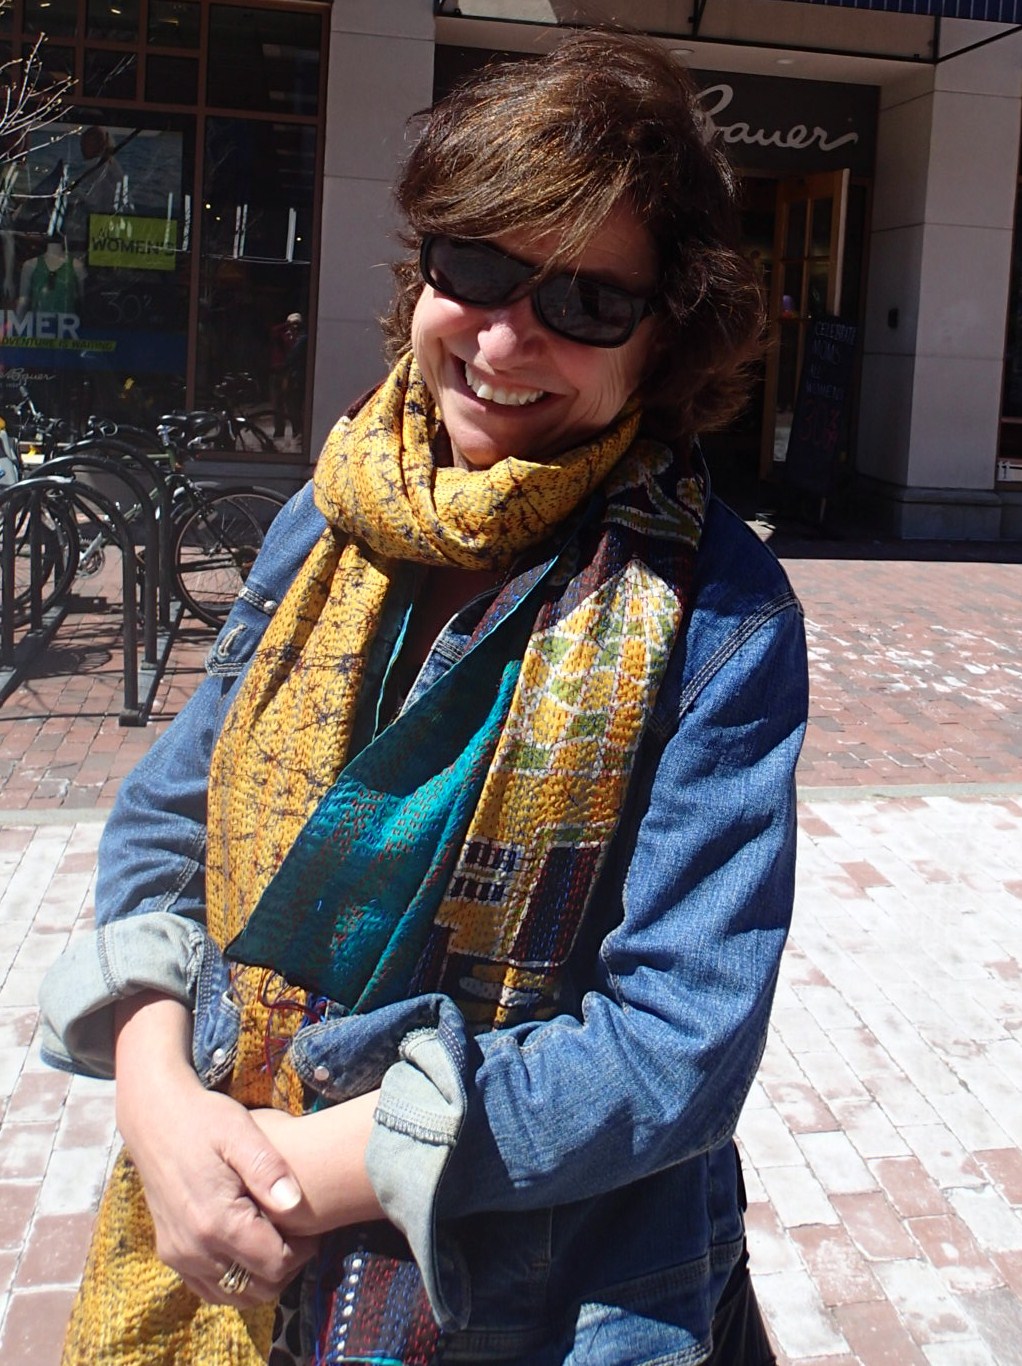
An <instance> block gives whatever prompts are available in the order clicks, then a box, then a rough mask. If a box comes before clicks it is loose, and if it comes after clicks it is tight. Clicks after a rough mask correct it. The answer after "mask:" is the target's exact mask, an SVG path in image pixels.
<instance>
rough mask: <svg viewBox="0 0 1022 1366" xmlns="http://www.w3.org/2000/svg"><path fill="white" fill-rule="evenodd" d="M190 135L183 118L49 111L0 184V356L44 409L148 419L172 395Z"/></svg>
mask: <svg viewBox="0 0 1022 1366" xmlns="http://www.w3.org/2000/svg"><path fill="white" fill-rule="evenodd" d="M121 117H130V116H124V115H122V116H121ZM157 117H158V116H157ZM191 145H192V135H191V134H190V133H189V132H188V130H187V127H186V126H185V124H184V123H179V124H178V126H176V127H170V126H167V127H156V128H154V127H150V126H145V123H144V122H143V123H139V124H134V123H131V124H129V123H124V124H117V123H112V122H111V123H102V124H100V123H92V124H86V125H85V126H83V125H82V124H81V123H77V122H76V123H73V124H72V123H56V124H52V125H50V127H49V128H47V129H45V130H40V131H38V132H36V133H34V134H32V135H31V140H30V146H29V150H28V154H27V155H26V156H25V157H24V158H23V159H22V160H21V161H20V162H18V163H16V164H15V166H14V173H13V176H12V175H10V174H9V175H8V177H7V178H5V180H4V182H3V183H2V185H0V189H2V196H0V210H2V212H3V227H4V247H5V256H4V333H3V338H2V341H0V360H2V369H3V374H4V375H5V376H6V382H7V383H9V384H16V385H17V386H19V387H20V385H22V384H24V385H25V386H26V387H27V388H28V390H29V392H30V393H31V395H32V397H33V399H34V400H35V402H36V403H37V404H38V405H39V407H40V408H41V409H42V410H43V411H44V412H46V413H53V414H58V415H60V416H62V417H64V418H65V419H68V420H70V421H72V422H75V421H81V420H82V419H83V418H84V417H85V416H86V415H87V414H88V413H90V412H98V413H102V414H104V415H107V416H116V415H118V414H120V415H121V416H122V418H124V419H125V420H134V421H150V422H151V420H152V419H153V418H154V417H155V416H156V415H158V413H159V412H161V411H165V410H166V409H167V408H168V407H170V406H173V404H174V403H176V402H179V401H180V400H181V398H183V382H184V376H185V361H186V354H187V342H186V339H187V317H188V278H189V260H190V255H189V251H188V238H189V232H190V222H189V219H190V212H191V208H190V202H189V189H190V186H191V179H192V170H191V166H190V164H189V163H190V159H191V152H190V148H191ZM15 397H16V395H15ZM0 401H4V402H10V401H11V395H10V394H9V393H7V394H0Z"/></svg>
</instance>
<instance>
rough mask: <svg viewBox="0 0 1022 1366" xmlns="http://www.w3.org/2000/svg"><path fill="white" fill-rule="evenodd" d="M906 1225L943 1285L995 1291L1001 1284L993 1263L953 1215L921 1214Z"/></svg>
mask: <svg viewBox="0 0 1022 1366" xmlns="http://www.w3.org/2000/svg"><path fill="white" fill-rule="evenodd" d="M905 1226H906V1228H907V1229H908V1231H909V1232H910V1233H911V1234H912V1237H913V1238H915V1240H916V1242H917V1243H918V1244H919V1246H920V1248H921V1249H922V1251H923V1252H924V1254H925V1255H926V1257H927V1259H928V1260H929V1262H930V1265H931V1266H935V1267H937V1269H938V1270H939V1271H940V1272H941V1275H942V1277H943V1279H944V1282H945V1284H946V1285H948V1286H949V1287H950V1288H951V1290H953V1291H955V1292H956V1293H959V1292H960V1293H964V1294H971V1293H974V1292H975V1291H978V1290H996V1289H997V1288H998V1287H999V1286H1002V1285H1003V1284H1004V1278H1003V1276H1002V1274H1001V1272H1000V1269H999V1268H998V1266H997V1265H996V1263H995V1262H994V1261H993V1260H992V1259H991V1258H990V1256H988V1255H987V1253H986V1252H984V1251H983V1250H982V1249H981V1248H980V1246H979V1244H978V1243H977V1242H976V1240H975V1238H974V1237H973V1236H972V1234H971V1232H970V1231H969V1229H968V1228H967V1227H966V1225H965V1224H964V1223H963V1222H962V1220H961V1219H959V1218H958V1216H957V1215H956V1214H953V1213H948V1214H937V1215H924V1216H923V1217H921V1218H918V1219H907V1220H906V1221H905Z"/></svg>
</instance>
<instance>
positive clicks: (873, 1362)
mask: <svg viewBox="0 0 1022 1366" xmlns="http://www.w3.org/2000/svg"><path fill="white" fill-rule="evenodd" d="M834 1319H835V1322H836V1324H837V1327H838V1329H839V1330H840V1332H841V1334H842V1336H843V1337H844V1339H845V1341H846V1342H847V1344H848V1346H849V1347H850V1348H851V1349H852V1351H853V1352H854V1353H855V1356H856V1358H857V1359H858V1360H859V1361H861V1362H863V1363H864V1366H926V1357H925V1356H923V1354H922V1352H921V1351H920V1349H919V1347H918V1345H917V1344H916V1343H915V1342H914V1341H913V1340H912V1338H911V1336H910V1335H909V1333H908V1330H907V1329H906V1327H905V1325H904V1324H903V1323H902V1321H901V1319H900V1318H899V1317H898V1314H897V1312H896V1310H895V1309H894V1308H893V1306H892V1305H890V1304H889V1303H888V1302H887V1301H884V1300H882V1301H878V1302H876V1303H869V1304H846V1305H839V1306H838V1307H837V1308H835V1310H834Z"/></svg>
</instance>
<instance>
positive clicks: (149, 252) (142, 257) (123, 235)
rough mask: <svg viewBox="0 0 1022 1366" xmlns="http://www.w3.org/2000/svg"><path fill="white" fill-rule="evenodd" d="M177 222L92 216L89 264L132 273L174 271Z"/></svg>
mask: <svg viewBox="0 0 1022 1366" xmlns="http://www.w3.org/2000/svg"><path fill="white" fill-rule="evenodd" d="M176 255H177V223H176V221H175V220H174V219H173V218H137V217H135V216H128V215H127V214H120V213H115V214H106V213H93V214H90V215H89V265H90V266H119V267H120V268H121V269H124V268H125V267H127V268H129V269H131V270H173V269H174V263H175V259H176Z"/></svg>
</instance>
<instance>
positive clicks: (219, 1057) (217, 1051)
mask: <svg viewBox="0 0 1022 1366" xmlns="http://www.w3.org/2000/svg"><path fill="white" fill-rule="evenodd" d="M226 1057H227V1051H226V1049H223V1048H214V1049H213V1062H214V1063H215V1065H216V1066H217V1067H219V1066H220V1064H221V1063H222V1062H223V1060H224V1058H226Z"/></svg>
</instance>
